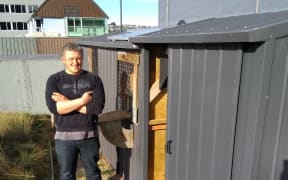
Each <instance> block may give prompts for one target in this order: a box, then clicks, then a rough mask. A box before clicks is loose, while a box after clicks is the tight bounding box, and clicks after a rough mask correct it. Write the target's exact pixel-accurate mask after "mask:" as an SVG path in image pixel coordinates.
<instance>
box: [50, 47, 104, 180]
mask: <svg viewBox="0 0 288 180" xmlns="http://www.w3.org/2000/svg"><path fill="white" fill-rule="evenodd" d="M61 60H62V62H63V63H64V65H65V70H62V71H60V72H57V73H55V74H52V75H51V76H50V77H49V78H48V80H47V84H46V92H45V98H46V104H47V106H48V109H49V110H50V111H51V112H52V113H53V114H54V118H55V121H56V133H55V150H56V155H57V159H58V162H59V166H60V180H66V179H67V180H68V179H69V180H70V179H72V180H75V179H76V177H75V172H76V167H77V159H78V154H80V158H81V160H82V162H83V165H84V169H85V174H86V178H87V180H101V173H100V170H99V168H98V166H97V161H98V160H99V148H100V144H99V139H98V133H97V121H98V114H99V113H101V112H102V109H103V107H104V103H105V93H104V88H103V84H102V81H101V79H100V78H99V77H98V76H97V75H95V74H93V73H90V72H88V71H85V70H83V69H82V65H83V49H82V48H81V47H80V46H79V45H77V44H75V43H68V44H66V45H64V47H63V48H62V54H61Z"/></svg>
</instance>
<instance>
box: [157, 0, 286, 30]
mask: <svg viewBox="0 0 288 180" xmlns="http://www.w3.org/2000/svg"><path fill="white" fill-rule="evenodd" d="M158 7H159V11H158V13H159V15H158V22H159V26H160V27H161V28H165V27H171V26H176V25H177V24H185V23H186V24H187V23H191V22H195V21H199V20H204V19H208V18H217V17H227V16H239V15H248V14H262V13H266V12H279V11H284V10H288V1H287V0H276V1H275V0H233V1H230V0H221V2H220V1H213V0H202V1H198V0H191V1H187V0H159V5H158ZM211 7H213V8H211Z"/></svg>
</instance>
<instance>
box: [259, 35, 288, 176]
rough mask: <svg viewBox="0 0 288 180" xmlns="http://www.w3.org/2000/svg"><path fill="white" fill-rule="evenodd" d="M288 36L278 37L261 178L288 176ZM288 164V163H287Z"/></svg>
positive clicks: (267, 111) (261, 160)
mask: <svg viewBox="0 0 288 180" xmlns="http://www.w3.org/2000/svg"><path fill="white" fill-rule="evenodd" d="M287 57H288V37H284V38H281V39H277V40H276V41H275V47H274V52H273V64H272V71H271V82H270V89H269V99H268V104H267V110H266V113H267V114H266V118H265V124H264V129H263V130H264V131H263V140H262V147H261V150H262V151H261V156H260V157H261V159H260V167H259V174H258V179H261V180H262V179H263V180H266V179H267V180H274V179H281V180H284V179H287V178H288V177H287V171H288V169H287V159H288V143H287V136H288V131H287V130H288V123H287V119H288V114H287V108H288V94H287V92H288V84H287V83H288V63H287V62H288V59H287ZM284 165H285V166H284Z"/></svg>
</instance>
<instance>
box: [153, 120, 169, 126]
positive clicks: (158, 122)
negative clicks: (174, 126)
mask: <svg viewBox="0 0 288 180" xmlns="http://www.w3.org/2000/svg"><path fill="white" fill-rule="evenodd" d="M166 122H167V120H166V119H153V120H150V121H149V125H159V124H166Z"/></svg>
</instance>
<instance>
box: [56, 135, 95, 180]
mask: <svg viewBox="0 0 288 180" xmlns="http://www.w3.org/2000/svg"><path fill="white" fill-rule="evenodd" d="M99 148H100V144H99V140H98V138H91V139H87V140H75V141H62V140H56V141H55V150H56V154H57V159H58V163H59V165H60V180H75V179H76V176H75V172H76V169H77V159H78V154H80V157H81V161H82V163H83V165H84V169H85V174H86V179H87V180H101V172H100V170H99V168H98V165H97V162H98V160H99Z"/></svg>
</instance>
